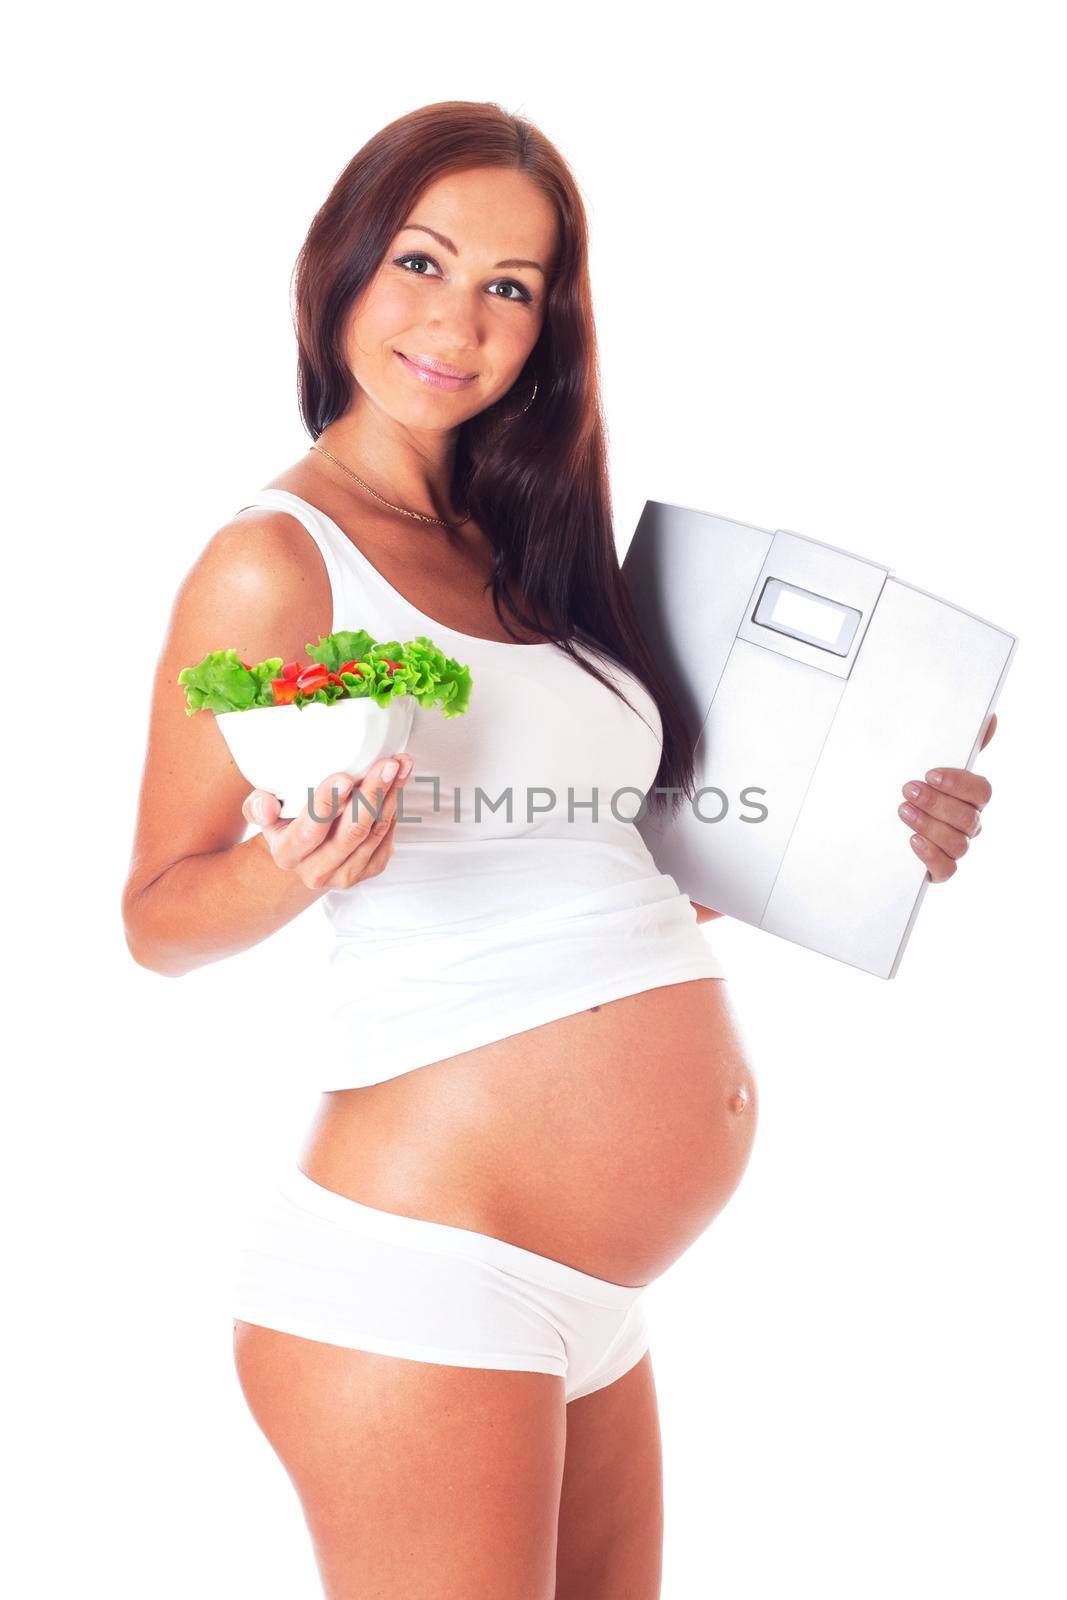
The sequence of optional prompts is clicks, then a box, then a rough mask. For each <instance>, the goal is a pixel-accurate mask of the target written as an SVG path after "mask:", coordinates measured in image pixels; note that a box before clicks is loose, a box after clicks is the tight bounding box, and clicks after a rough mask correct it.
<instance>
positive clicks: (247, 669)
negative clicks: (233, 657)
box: [238, 657, 252, 672]
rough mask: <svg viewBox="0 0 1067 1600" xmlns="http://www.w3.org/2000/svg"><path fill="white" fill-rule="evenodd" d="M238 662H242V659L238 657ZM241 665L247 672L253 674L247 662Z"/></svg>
mask: <svg viewBox="0 0 1067 1600" xmlns="http://www.w3.org/2000/svg"><path fill="white" fill-rule="evenodd" d="M238 660H240V657H238ZM241 665H242V667H244V669H245V671H246V672H251V670H252V668H251V667H250V666H249V665H248V662H247V661H242V662H241Z"/></svg>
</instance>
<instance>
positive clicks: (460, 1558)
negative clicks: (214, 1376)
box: [234, 1320, 595, 1600]
mask: <svg viewBox="0 0 1067 1600" xmlns="http://www.w3.org/2000/svg"><path fill="white" fill-rule="evenodd" d="M234 1363H235V1366H236V1369H237V1375H238V1380H239V1382H240V1385H241V1389H242V1391H243V1394H244V1397H245V1400H246V1401H247V1404H248V1407H249V1410H250V1411H251V1413H252V1416H253V1418H254V1419H255V1421H256V1423H257V1425H258V1426H259V1428H260V1430H261V1431H262V1433H263V1434H264V1435H265V1437H266V1438H267V1440H268V1442H269V1443H270V1445H271V1446H272V1448H273V1449H274V1451H275V1453H276V1454H277V1456H278V1458H279V1459H280V1461H281V1462H282V1465H283V1466H284V1467H285V1470H286V1472H287V1473H288V1475H289V1477H290V1479H291V1481H292V1483H293V1486H294V1488H295V1489H296V1492H297V1494H298V1496H299V1498H300V1502H301V1505H302V1507H303V1512H304V1516H305V1520H306V1522H307V1525H308V1529H309V1532H310V1534H311V1538H312V1541H313V1544H314V1549H315V1555H316V1559H317V1562H318V1566H319V1571H320V1574H321V1576H322V1581H323V1585H324V1592H325V1595H326V1600H356V1597H357V1596H359V1597H360V1600H365V1597H367V1596H369V1595H376V1594H383V1595H385V1594H389V1595H396V1596H397V1600H400V1596H402V1595H408V1594H410V1595H416V1594H417V1595H419V1596H420V1600H421V1597H425V1600H431V1597H432V1600H461V1597H462V1600H552V1597H553V1595H554V1593H555V1575H556V1538H557V1518H558V1513H559V1498H560V1486H561V1483H562V1479H563V1465H564V1453H565V1449H566V1431H567V1415H566V1407H565V1404H564V1381H563V1379H562V1378H560V1377H556V1376H554V1375H552V1374H550V1373H542V1372H515V1371H499V1370H495V1369H485V1368H473V1367H452V1366H444V1365H438V1364H436V1363H432V1362H424V1361H415V1360H411V1359H409V1358H407V1357H400V1356H387V1355H378V1354H375V1353H371V1352H368V1351H363V1350H350V1349H347V1348H344V1347H342V1346H340V1345H331V1344H324V1343H320V1342H318V1341H316V1340H312V1339H303V1338H298V1337H296V1336H295V1335H292V1334H287V1333H280V1332H277V1331H276V1330H274V1329H271V1328H262V1327H259V1326H258V1325H257V1324H253V1323H247V1322H243V1321H240V1320H236V1321H235V1322H234ZM590 1398H595V1396H594V1397H590ZM587 1403H588V1402H587V1401H581V1402H575V1404H587Z"/></svg>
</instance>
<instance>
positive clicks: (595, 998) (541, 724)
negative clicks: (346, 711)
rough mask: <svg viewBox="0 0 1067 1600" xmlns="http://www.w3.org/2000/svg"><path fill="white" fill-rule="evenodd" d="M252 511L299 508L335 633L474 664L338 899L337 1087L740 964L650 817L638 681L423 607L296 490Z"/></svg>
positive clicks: (331, 912) (656, 758)
mask: <svg viewBox="0 0 1067 1600" xmlns="http://www.w3.org/2000/svg"><path fill="white" fill-rule="evenodd" d="M249 506H254V507H265V508H269V509H272V510H276V511H285V512H288V513H289V514H290V515H291V516H293V517H295V518H296V519H297V520H298V521H299V522H301V523H302V524H303V526H304V527H305V528H306V529H307V531H308V533H309V534H310V535H311V537H312V538H313V539H314V541H315V543H316V545H317V546H318V548H319V551H320V553H321V555H322V559H323V561H324V563H325V565H326V571H327V573H328V574H329V579H330V589H331V592H332V596H333V618H332V623H331V632H337V631H339V630H340V629H344V628H351V629H353V630H358V629H360V628H365V629H366V630H367V632H368V633H369V634H371V635H372V636H373V637H374V638H375V639H377V640H380V641H386V640H396V641H399V642H400V643H405V642H407V641H408V640H410V639H413V638H415V637H416V636H417V635H419V634H424V635H426V636H427V637H429V639H430V640H431V641H432V642H433V643H434V644H435V645H437V647H438V648H439V649H441V650H442V651H443V652H444V654H445V655H446V656H451V657H453V658H454V659H455V660H457V661H458V662H460V664H461V665H466V666H468V667H469V668H470V673H471V693H470V704H469V706H468V708H467V710H466V711H465V712H463V713H462V714H461V715H459V716H455V717H445V715H444V713H443V712H442V711H441V709H440V707H439V706H435V707H433V708H431V709H428V710H427V709H424V708H423V707H421V706H417V707H416V709H415V715H414V722H413V724H412V729H411V734H410V737H409V738H408V740H407V743H406V746H405V748H406V749H407V750H409V751H410V753H411V755H412V756H413V757H414V760H415V765H414V768H413V770H412V773H411V776H410V777H409V778H408V780H407V784H406V786H405V788H404V789H403V791H402V795H401V806H402V815H400V814H399V813H398V821H397V825H396V828H395V830H394V835H393V840H394V843H393V854H392V857H391V859H390V860H389V862H388V864H387V865H386V867H385V869H384V871H383V872H381V873H380V874H379V875H378V876H377V877H375V878H369V879H368V880H367V881H366V882H365V883H360V884H356V885H354V886H353V887H352V888H351V889H334V890H328V891H327V892H326V893H325V894H324V895H323V897H322V901H321V903H322V905H323V907H324V909H325V912H326V916H327V919H328V921H329V923H330V925H331V928H332V933H333V941H332V948H331V950H330V954H329V961H328V971H327V972H325V973H324V974H323V978H324V984H323V987H322V989H321V992H320V1002H321V1005H322V1007H323V1015H322V1017H321V1022H322V1030H321V1033H320V1039H321V1046H320V1045H319V1044H318V1042H317V1041H309V1053H308V1055H307V1056H306V1058H305V1059H306V1061H307V1063H308V1071H309V1072H310V1074H311V1076H312V1078H313V1080H314V1083H315V1085H316V1086H317V1087H318V1088H319V1089H322V1090H328V1089H348V1088H355V1087H357V1086H360V1085H364V1084H370V1083H380V1082H382V1081H383V1080H385V1079H386V1078H394V1077H398V1076H400V1075H401V1074H402V1073H405V1072H410V1071H411V1070H412V1069H414V1068H416V1067H421V1066H425V1065H427V1064H428V1063H430V1062H432V1061H439V1060H443V1059H444V1058H445V1057H447V1056H451V1055H456V1054H457V1053H458V1052H460V1051H464V1050H471V1049H474V1048H475V1047H476V1046H478V1045H482V1044H488V1043H489V1042H490V1041H493V1040H497V1039H503V1038H506V1037H508V1036H510V1035H511V1034H514V1033H521V1032H524V1031H525V1030H526V1029H528V1028H535V1027H537V1026H538V1025H539V1024H541V1023H545V1022H552V1021H555V1020H556V1019H558V1018H560V1017H564V1016H570V1015H572V1014H573V1013H575V1012H578V1011H583V1010H586V1009H587V1008H588V1007H590V1006H594V1005H598V1004H601V1003H603V1002H605V1001H608V1000H617V999H620V998H621V997H622V996H623V995H628V994H636V993H638V992H639V991H641V990H644V989H656V988H660V987H661V986H662V985H664V984H669V983H681V982H683V981H685V980H687V979H691V978H722V977H725V972H724V970H723V968H722V966H721V965H720V963H719V961H718V960H717V959H716V957H715V955H714V954H713V952H712V950H711V947H710V945H709V944H708V942H707V937H706V934H705V933H704V931H703V930H702V929H701V928H700V926H699V925H698V924H697V920H696V912H695V911H694V910H693V907H692V905H691V904H690V901H689V899H688V898H687V897H686V896H685V895H683V894H682V893H680V892H679V889H678V885H677V883H676V882H675V880H674V879H673V878H672V877H671V876H669V875H668V874H667V873H663V872H659V871H658V870H657V868H656V865H655V862H654V861H653V859H652V856H651V854H650V853H649V850H648V847H647V846H646V844H645V842H644V840H643V839H642V837H641V835H640V833H639V832H638V830H637V828H636V827H635V826H634V822H633V820H632V819H633V818H634V817H635V816H637V814H638V811H639V807H640V804H641V797H642V796H643V795H646V794H647V793H648V791H649V790H650V789H651V787H652V784H653V782H654V781H655V777H656V773H657V771H658V769H659V763H660V756H661V752H662V737H663V735H662V724H661V722H660V717H659V712H658V710H657V708H656V703H655V701H654V700H653V698H652V696H651V695H650V694H649V693H648V692H647V690H646V689H645V688H644V687H643V685H642V684H641V683H640V681H639V680H638V679H637V678H635V677H634V676H633V675H632V674H631V673H629V672H626V671H624V669H623V668H622V667H620V666H619V665H618V663H617V662H614V661H613V660H612V659H611V658H610V657H608V656H606V655H605V654H604V651H603V648H602V647H600V646H596V645H593V644H591V643H581V644H580V645H579V649H580V651H582V652H584V653H585V654H586V655H587V657H595V659H596V660H597V662H598V664H599V665H600V666H601V667H602V668H603V669H604V670H605V671H606V673H607V674H608V675H609V676H610V677H611V678H612V681H614V682H616V683H618V684H619V686H620V687H621V689H622V692H623V694H625V695H626V697H627V699H628V700H630V701H631V702H632V704H633V705H634V706H635V707H636V708H637V711H636V712H635V711H632V710H630V709H629V707H628V706H627V705H626V704H625V703H624V702H623V701H621V700H619V699H618V698H617V697H616V696H615V695H614V694H612V693H611V692H610V691H609V690H608V689H606V688H604V687H603V685H601V684H599V683H597V681H596V679H595V678H592V677H590V676H589V674H588V673H587V672H584V671H583V670H582V669H581V668H580V667H579V666H578V665H577V664H576V663H575V662H573V661H572V660H570V658H569V657H568V656H567V654H566V653H565V652H564V651H562V650H560V649H559V648H558V646H556V645H555V644H532V645H522V644H509V643H507V642H504V641H500V640H495V639H482V638H478V637H477V636H475V635H472V634H467V633H459V632H457V630H456V629H455V628H446V627H445V626H444V624H443V623H440V622H437V621H435V620H434V619H433V618H432V617H428V616H426V615H425V613H423V612H421V611H418V610H416V608H415V607H414V606H413V605H411V604H410V602H409V601H407V600H405V599H404V597H403V595H401V594H399V593H398V592H397V590H395V589H394V588H393V587H392V585H391V584H389V583H387V582H386V580H385V578H384V577H383V576H382V574H381V573H380V572H379V571H378V570H377V568H376V567H375V566H373V565H372V563H371V562H370V561H369V560H368V559H367V557H366V556H364V555H363V553H362V552H361V551H360V550H359V549H358V548H357V546H356V545H355V544H353V542H352V540H351V539H349V538H348V537H347V535H346V534H345V533H344V532H343V531H342V530H341V528H340V527H338V525H337V523H336V522H334V521H332V520H331V518H329V517H328V516H326V514H325V513H324V512H322V511H320V510H318V509H317V508H316V507H314V506H312V505H310V504H309V503H308V502H307V501H306V500H303V499H301V498H300V497H299V496H297V495H295V494H293V493H291V492H290V491H289V490H287V489H260V490H257V491H256V494H255V496H254V498H253V499H252V500H251V501H249ZM242 509H247V508H242ZM415 537H417V535H415ZM308 642H314V641H308ZM638 713H639V714H638ZM321 776H322V777H325V776H326V774H325V773H323V774H322V775H321ZM508 791H510V799H511V805H510V816H509V814H508ZM570 791H573V795H571V793H570ZM594 798H595V802H596V812H595V813H594V811H593V809H592V802H593V801H594ZM613 798H614V814H613V809H612V800H613ZM346 813H347V808H346ZM319 1020H320V1019H319V1018H316V1019H315V1021H316V1022H318V1021H319ZM320 1052H321V1053H320Z"/></svg>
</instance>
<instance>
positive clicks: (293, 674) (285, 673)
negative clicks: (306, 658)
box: [281, 661, 303, 678]
mask: <svg viewBox="0 0 1067 1600" xmlns="http://www.w3.org/2000/svg"><path fill="white" fill-rule="evenodd" d="M302 671H303V668H302V667H301V665H300V663H299V661H287V662H286V663H285V666H284V667H283V668H282V671H281V676H282V677H283V678H299V676H300V674H301V672H302Z"/></svg>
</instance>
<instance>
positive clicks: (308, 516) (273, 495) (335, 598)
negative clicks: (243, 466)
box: [238, 489, 347, 632]
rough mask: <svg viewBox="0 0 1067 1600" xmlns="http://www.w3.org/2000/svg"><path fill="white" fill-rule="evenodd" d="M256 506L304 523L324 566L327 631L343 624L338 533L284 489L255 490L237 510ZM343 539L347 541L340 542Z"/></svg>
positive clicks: (342, 567)
mask: <svg viewBox="0 0 1067 1600" xmlns="http://www.w3.org/2000/svg"><path fill="white" fill-rule="evenodd" d="M260 506H265V507H268V508H269V509H270V510H272V511H285V512H287V513H288V514H289V516H291V517H295V518H296V520H297V521H298V522H300V523H302V524H303V525H304V527H305V528H306V529H307V531H308V533H309V534H310V535H311V537H312V538H313V539H314V541H315V543H316V544H317V545H318V547H319V554H320V555H321V556H322V559H323V562H324V563H325V566H326V574H327V577H328V578H329V580H330V597H331V603H332V607H333V618H332V621H331V623H330V631H331V632H334V631H336V629H338V628H341V627H344V626H345V624H344V622H343V621H342V620H341V618H342V612H343V609H344V608H343V597H344V581H343V573H344V570H345V552H344V550H342V549H340V548H339V547H338V535H337V533H336V532H335V531H334V529H333V528H331V527H330V525H329V523H328V522H327V521H326V520H325V518H323V517H321V516H319V514H318V512H317V511H316V510H315V507H314V506H309V505H308V503H307V501H306V500H301V498H300V496H299V495H295V494H291V493H290V491H289V490H288V489H257V490H256V491H255V494H254V495H253V497H252V499H251V500H249V502H248V504H247V505H243V506H240V507H239V508H238V509H239V510H241V511H250V510H255V509H258V508H259V507H260ZM343 542H347V541H343Z"/></svg>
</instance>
